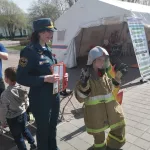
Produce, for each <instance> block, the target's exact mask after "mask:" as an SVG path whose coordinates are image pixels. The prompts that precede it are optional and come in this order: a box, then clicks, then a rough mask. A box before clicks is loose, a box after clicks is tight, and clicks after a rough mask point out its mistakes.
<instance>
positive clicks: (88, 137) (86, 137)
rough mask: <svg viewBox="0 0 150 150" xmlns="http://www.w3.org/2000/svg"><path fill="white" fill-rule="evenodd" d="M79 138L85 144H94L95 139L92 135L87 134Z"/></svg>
mask: <svg viewBox="0 0 150 150" xmlns="http://www.w3.org/2000/svg"><path fill="white" fill-rule="evenodd" d="M78 138H80V139H82V140H83V141H85V142H87V143H89V144H91V145H93V143H94V138H93V136H92V135H89V134H88V133H86V132H84V133H82V134H80V135H79V136H78Z"/></svg>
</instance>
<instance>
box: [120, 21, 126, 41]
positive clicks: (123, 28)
mask: <svg viewBox="0 0 150 150" xmlns="http://www.w3.org/2000/svg"><path fill="white" fill-rule="evenodd" d="M124 27H125V22H123V27H122V29H121V32H120V36H119V39H120V38H121V35H122V32H123V29H124Z"/></svg>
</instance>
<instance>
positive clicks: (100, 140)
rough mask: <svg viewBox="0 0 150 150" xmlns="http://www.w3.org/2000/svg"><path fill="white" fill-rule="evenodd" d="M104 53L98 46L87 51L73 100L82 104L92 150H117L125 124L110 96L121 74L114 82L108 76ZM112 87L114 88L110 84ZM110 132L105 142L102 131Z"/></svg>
mask: <svg viewBox="0 0 150 150" xmlns="http://www.w3.org/2000/svg"><path fill="white" fill-rule="evenodd" d="M109 68H110V63H109V54H108V52H107V51H106V50H105V49H104V48H101V47H99V46H96V47H94V48H93V49H91V50H90V52H89V55H88V61H87V67H86V68H85V69H82V71H81V76H80V81H79V82H78V83H77V85H76V89H75V96H76V99H77V100H78V101H79V102H84V104H85V108H84V121H85V126H86V130H87V132H88V133H89V134H91V135H93V136H94V140H95V142H94V146H93V149H94V150H105V149H106V147H107V149H109V150H117V149H120V148H121V147H122V146H123V145H124V144H125V121H124V115H123V111H122V108H121V105H120V104H119V103H118V102H117V101H116V99H115V96H114V95H113V87H114V86H118V85H119V83H120V78H121V73H117V74H116V75H117V76H115V77H114V78H112V77H111V76H110V74H108V72H109ZM113 83H114V84H113ZM108 128H110V132H109V134H108V137H107V140H106V142H105V132H104V131H105V130H106V129H108Z"/></svg>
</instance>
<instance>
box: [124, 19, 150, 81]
mask: <svg viewBox="0 0 150 150" xmlns="http://www.w3.org/2000/svg"><path fill="white" fill-rule="evenodd" d="M127 22H128V27H129V31H130V35H131V39H132V43H133V47H134V51H135V55H136V59H137V63H138V66H139V70H140V74H141V77H142V78H143V81H146V80H148V79H150V56H149V49H148V44H147V39H146V34H145V29H144V25H143V24H142V19H140V18H127Z"/></svg>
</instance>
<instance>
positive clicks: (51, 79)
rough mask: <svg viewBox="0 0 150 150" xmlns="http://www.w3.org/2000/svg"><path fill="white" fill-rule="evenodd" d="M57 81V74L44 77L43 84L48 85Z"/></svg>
mask: <svg viewBox="0 0 150 150" xmlns="http://www.w3.org/2000/svg"><path fill="white" fill-rule="evenodd" d="M58 80H59V75H58V74H53V75H46V76H45V77H44V82H48V83H55V82H57V81H58Z"/></svg>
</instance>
